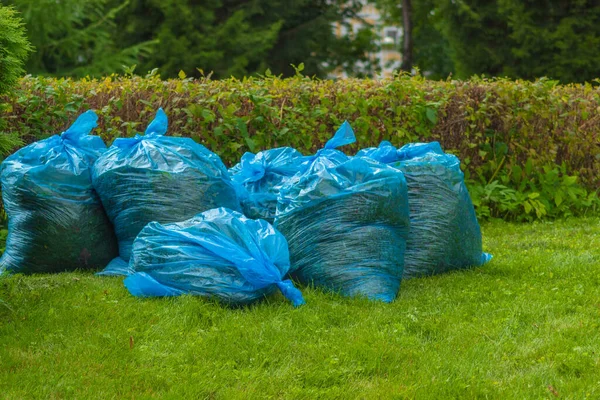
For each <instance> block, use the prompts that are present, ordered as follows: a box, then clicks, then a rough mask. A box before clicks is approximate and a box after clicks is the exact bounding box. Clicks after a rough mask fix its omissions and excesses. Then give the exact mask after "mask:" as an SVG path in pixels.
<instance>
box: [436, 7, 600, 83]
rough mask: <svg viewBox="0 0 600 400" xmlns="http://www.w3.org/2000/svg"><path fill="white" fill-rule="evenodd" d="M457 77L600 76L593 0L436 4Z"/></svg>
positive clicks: (598, 10) (599, 19)
mask: <svg viewBox="0 0 600 400" xmlns="http://www.w3.org/2000/svg"><path fill="white" fill-rule="evenodd" d="M436 1H437V10H438V11H439V12H440V13H442V14H443V15H444V18H443V19H440V20H439V21H438V24H439V27H440V29H442V30H443V32H444V34H445V36H446V37H447V38H448V41H449V42H450V45H451V48H452V56H453V60H454V63H455V65H456V72H457V76H458V77H460V78H468V77H469V76H471V75H473V74H486V75H488V76H498V75H500V76H508V77H512V78H525V79H534V78H536V77H540V76H548V77H550V78H553V79H558V80H560V81H562V82H582V81H586V80H591V79H594V78H596V77H598V76H599V75H600V67H599V66H600V52H598V51H597V49H598V48H600V4H599V3H598V2H597V1H594V0H576V1H552V0H540V1H538V0H499V1H497V2H490V1H486V0H460V1H456V0H436Z"/></svg>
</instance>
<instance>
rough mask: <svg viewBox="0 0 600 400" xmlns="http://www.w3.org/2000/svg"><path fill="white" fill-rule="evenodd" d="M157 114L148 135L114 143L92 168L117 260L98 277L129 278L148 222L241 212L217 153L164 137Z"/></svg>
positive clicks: (164, 121)
mask: <svg viewBox="0 0 600 400" xmlns="http://www.w3.org/2000/svg"><path fill="white" fill-rule="evenodd" d="M166 131H167V116H166V114H165V113H164V111H163V110H162V109H159V110H158V112H157V114H156V118H155V119H154V120H153V121H152V122H151V123H150V125H149V126H148V128H147V129H146V133H145V134H144V135H143V136H142V135H139V134H138V135H136V136H135V137H134V138H127V139H116V140H115V142H114V144H113V145H112V146H111V147H110V148H109V149H108V150H107V151H106V153H104V154H103V155H102V157H100V158H99V159H98V160H97V161H96V163H95V164H94V169H93V176H92V178H93V184H94V187H95V188H96V190H97V192H98V194H99V195H100V198H101V199H102V203H103V204H104V208H105V209H106V212H107V214H108V217H109V218H110V220H111V221H112V223H113V225H114V227H115V232H116V234H117V239H118V240H119V255H120V257H117V258H115V259H114V260H113V261H111V263H110V264H109V265H108V266H107V267H106V269H105V270H104V271H103V272H101V273H100V275H127V274H128V273H129V272H130V271H129V269H128V263H129V256H130V253H131V246H132V244H133V240H134V239H135V237H136V236H137V234H138V233H139V232H140V231H141V230H142V228H143V227H144V226H146V224H148V223H149V222H151V221H158V222H161V223H169V222H177V221H183V220H186V219H188V218H190V217H192V216H194V215H196V214H197V213H199V212H202V211H206V210H210V209H212V208H215V207H220V206H223V207H228V208H231V209H234V210H237V209H239V201H238V198H237V195H236V191H235V188H234V186H233V183H232V182H231V179H230V177H229V173H228V172H227V169H226V168H225V165H224V164H223V162H222V161H221V159H220V158H219V156H217V155H216V154H214V153H212V152H211V151H209V150H208V149H206V148H205V147H204V146H202V145H200V144H198V143H196V142H194V141H193V140H192V139H190V138H182V137H166V136H164V134H165V132H166Z"/></svg>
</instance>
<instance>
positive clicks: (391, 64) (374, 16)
mask: <svg viewBox="0 0 600 400" xmlns="http://www.w3.org/2000/svg"><path fill="white" fill-rule="evenodd" d="M347 24H349V26H350V28H349V27H348V26H347ZM369 27H370V28H371V29H373V30H375V33H376V34H377V36H378V37H379V38H380V39H379V41H378V43H377V44H378V45H379V51H378V52H376V53H370V54H369V58H370V59H371V60H372V62H375V63H376V64H377V65H378V66H379V71H378V72H377V74H376V77H377V78H390V77H392V75H393V73H394V71H397V70H398V69H399V68H400V65H401V64H402V54H401V53H400V50H399V49H400V47H401V44H402V28H401V27H398V26H390V25H386V24H385V23H384V21H383V17H382V15H381V13H380V12H379V10H378V9H377V7H375V6H374V5H372V4H368V3H367V2H366V1H365V4H364V6H363V8H362V10H361V11H360V13H358V15H357V18H352V19H350V20H347V21H344V23H336V24H334V27H333V29H334V32H335V34H336V35H337V36H338V37H342V36H346V35H356V34H357V33H358V32H359V31H360V30H361V29H365V28H369ZM356 67H357V70H358V71H360V69H361V65H357V66H356ZM364 72H367V71H364ZM331 77H332V78H347V77H348V74H347V73H346V72H344V71H342V70H341V69H340V70H336V71H334V72H333V73H332V74H331Z"/></svg>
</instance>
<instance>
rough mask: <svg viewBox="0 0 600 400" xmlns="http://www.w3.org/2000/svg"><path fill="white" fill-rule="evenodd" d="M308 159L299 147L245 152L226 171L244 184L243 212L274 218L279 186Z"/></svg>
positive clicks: (236, 180) (270, 219) (250, 215)
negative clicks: (237, 162)
mask: <svg viewBox="0 0 600 400" xmlns="http://www.w3.org/2000/svg"><path fill="white" fill-rule="evenodd" d="M306 161H307V157H305V156H303V155H302V154H301V153H300V152H299V151H297V150H295V149H293V148H291V147H280V148H276V149H271V150H265V151H261V152H258V153H256V154H253V153H245V154H244V155H243V156H242V159H241V160H240V163H239V164H237V165H236V166H234V167H233V168H231V169H230V170H229V171H230V173H231V175H232V180H233V181H234V182H235V183H237V184H239V185H243V186H244V188H245V189H246V190H247V192H248V195H247V196H246V197H245V198H243V199H242V201H241V203H242V209H243V211H244V214H245V215H246V216H248V217H250V218H262V219H264V220H266V221H268V222H271V223H272V222H273V220H274V219H275V214H276V212H277V196H278V194H279V190H280V189H281V186H282V185H283V184H284V183H285V182H286V181H287V180H288V179H289V178H290V177H292V176H294V175H295V174H296V173H297V172H298V171H299V170H300V168H301V166H302V164H303V163H304V162H306Z"/></svg>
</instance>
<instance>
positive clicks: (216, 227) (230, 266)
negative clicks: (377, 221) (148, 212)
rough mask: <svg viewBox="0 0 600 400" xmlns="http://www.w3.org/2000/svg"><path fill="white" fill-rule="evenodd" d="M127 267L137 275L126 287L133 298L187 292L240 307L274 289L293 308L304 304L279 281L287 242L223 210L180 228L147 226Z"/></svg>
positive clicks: (269, 229) (261, 222)
mask: <svg viewBox="0 0 600 400" xmlns="http://www.w3.org/2000/svg"><path fill="white" fill-rule="evenodd" d="M130 265H131V269H132V271H135V273H134V274H133V275H130V276H128V277H127V278H126V279H125V286H126V287H127V289H128V290H129V292H130V293H131V294H133V295H134V296H139V297H156V296H178V295H180V294H184V293H189V294H194V295H199V296H206V297H211V298H216V299H218V300H220V301H221V302H224V303H227V304H229V305H243V304H250V303H253V302H255V301H257V300H259V299H261V298H264V297H265V296H267V295H270V294H272V293H273V292H274V291H275V290H276V289H277V288H278V289H279V290H280V291H281V292H282V293H283V295H284V296H285V297H287V298H288V299H289V300H290V301H292V303H293V304H294V305H295V306H299V305H301V304H303V303H304V300H303V298H302V294H301V293H300V291H299V290H298V289H296V288H295V287H294V285H293V284H292V282H291V281H289V280H284V279H283V277H284V276H285V274H286V273H287V272H288V269H289V267H290V257H289V252H288V246H287V242H286V240H285V237H284V236H283V235H282V234H281V233H279V232H278V231H277V230H276V229H275V228H273V226H272V225H271V224H269V223H268V222H266V221H264V220H260V219H258V220H253V219H249V218H247V217H245V216H244V215H242V214H241V213H238V212H235V211H231V210H228V209H225V208H218V209H213V210H209V211H206V212H204V213H201V214H198V215H196V216H194V217H192V218H190V219H188V220H187V221H184V222H179V223H173V224H167V225H161V224H160V223H158V222H151V223H149V224H148V225H147V226H146V227H145V228H144V229H143V230H142V231H141V232H140V234H139V235H138V237H137V239H136V240H135V242H134V244H133V252H132V256H131V260H130Z"/></svg>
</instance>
